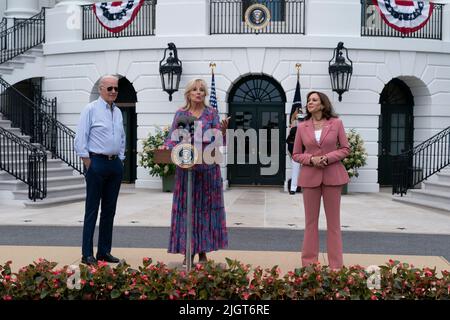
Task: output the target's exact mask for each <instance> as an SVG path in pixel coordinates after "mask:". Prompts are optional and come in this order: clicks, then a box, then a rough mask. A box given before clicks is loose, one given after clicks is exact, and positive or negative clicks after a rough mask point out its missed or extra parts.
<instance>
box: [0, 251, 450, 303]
mask: <svg viewBox="0 0 450 320" xmlns="http://www.w3.org/2000/svg"><path fill="white" fill-rule="evenodd" d="M56 265H57V263H56V262H49V261H47V260H44V259H39V260H38V261H35V262H34V263H33V264H30V265H28V266H25V267H22V268H21V269H20V270H19V271H18V272H17V273H13V272H12V271H11V261H8V262H6V263H5V264H4V265H3V266H0V298H1V299H3V300H40V299H52V300H78V299H85V300H113V299H121V300H154V299H165V300H178V299H183V300H193V299H195V300H201V299H207V300H215V299H228V300H263V299H273V300H289V299H324V300H336V299H338V300H351V299H356V300H370V299H371V300H392V299H394V300H398V299H446V300H448V299H450V275H449V272H448V271H442V272H441V274H440V275H439V274H438V273H437V272H436V270H435V269H430V268H423V269H418V268H415V267H414V266H412V265H408V264H406V263H400V262H399V261H392V260H390V261H389V262H388V263H386V264H385V265H383V266H380V267H379V270H378V271H377V273H372V272H369V271H367V270H365V269H364V268H363V267H361V266H359V265H355V266H350V267H344V268H342V269H340V270H330V269H329V268H328V267H327V266H322V265H320V264H316V265H312V266H309V267H306V268H299V269H295V270H294V271H291V272H288V273H286V274H285V275H284V276H282V275H281V274H280V270H279V268H278V267H277V266H274V267H273V268H271V269H265V270H263V269H261V268H260V267H256V268H252V267H251V266H250V265H244V264H242V263H240V262H238V261H236V260H230V259H227V265H224V264H215V263H214V262H213V261H209V262H208V263H207V264H204V265H202V264H197V265H196V266H195V268H193V269H192V270H191V272H190V273H186V272H185V271H183V270H179V269H171V268H168V267H167V266H166V265H165V264H163V263H161V262H158V263H156V264H153V263H152V260H151V259H150V258H144V259H143V265H142V266H139V268H138V269H137V270H136V269H133V268H131V267H130V265H128V264H126V263H119V264H118V265H117V266H115V267H114V268H112V267H111V266H109V265H108V264H106V263H103V262H99V263H98V265H97V266H95V267H94V266H85V265H80V266H79V269H78V270H75V271H74V270H72V269H71V268H73V267H71V266H64V267H62V268H60V269H56ZM77 267H78V266H77ZM377 279H378V280H379V282H378V283H377Z"/></svg>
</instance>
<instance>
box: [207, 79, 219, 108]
mask: <svg viewBox="0 0 450 320" xmlns="http://www.w3.org/2000/svg"><path fill="white" fill-rule="evenodd" d="M209 105H210V106H211V107H213V108H214V109H215V110H216V111H219V110H218V108H217V97H216V82H215V81H214V71H212V76H211V94H210V95H209Z"/></svg>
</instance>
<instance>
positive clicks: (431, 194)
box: [408, 189, 450, 208]
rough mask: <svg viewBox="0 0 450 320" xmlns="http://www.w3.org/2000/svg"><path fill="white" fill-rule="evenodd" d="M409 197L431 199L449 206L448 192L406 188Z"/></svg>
mask: <svg viewBox="0 0 450 320" xmlns="http://www.w3.org/2000/svg"><path fill="white" fill-rule="evenodd" d="M408 193H409V196H410V197H411V198H415V199H419V200H425V201H431V202H435V203H439V204H442V205H446V206H447V207H448V208H450V194H449V193H448V192H438V191H427V190H422V189H421V190H408Z"/></svg>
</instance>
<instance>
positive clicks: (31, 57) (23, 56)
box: [14, 53, 36, 62]
mask: <svg viewBox="0 0 450 320" xmlns="http://www.w3.org/2000/svg"><path fill="white" fill-rule="evenodd" d="M14 60H16V61H21V62H34V60H36V56H34V55H32V54H28V53H23V54H21V55H20V56H17V57H15V58H14Z"/></svg>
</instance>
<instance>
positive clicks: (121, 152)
mask: <svg viewBox="0 0 450 320" xmlns="http://www.w3.org/2000/svg"><path fill="white" fill-rule="evenodd" d="M75 151H76V153H77V155H78V156H79V157H81V158H89V152H94V153H99V154H106V155H118V156H119V158H120V160H122V161H123V160H124V159H125V130H124V128H123V119H122V112H121V111H120V109H119V108H118V107H117V106H116V105H115V104H114V103H113V107H112V110H111V108H110V107H109V105H108V104H107V103H106V101H105V100H103V99H102V98H101V97H99V98H98V99H97V100H95V101H92V102H91V103H89V104H88V105H87V106H86V107H85V108H84V109H83V111H82V112H81V117H80V122H79V123H78V127H77V134H76V136H75Z"/></svg>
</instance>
